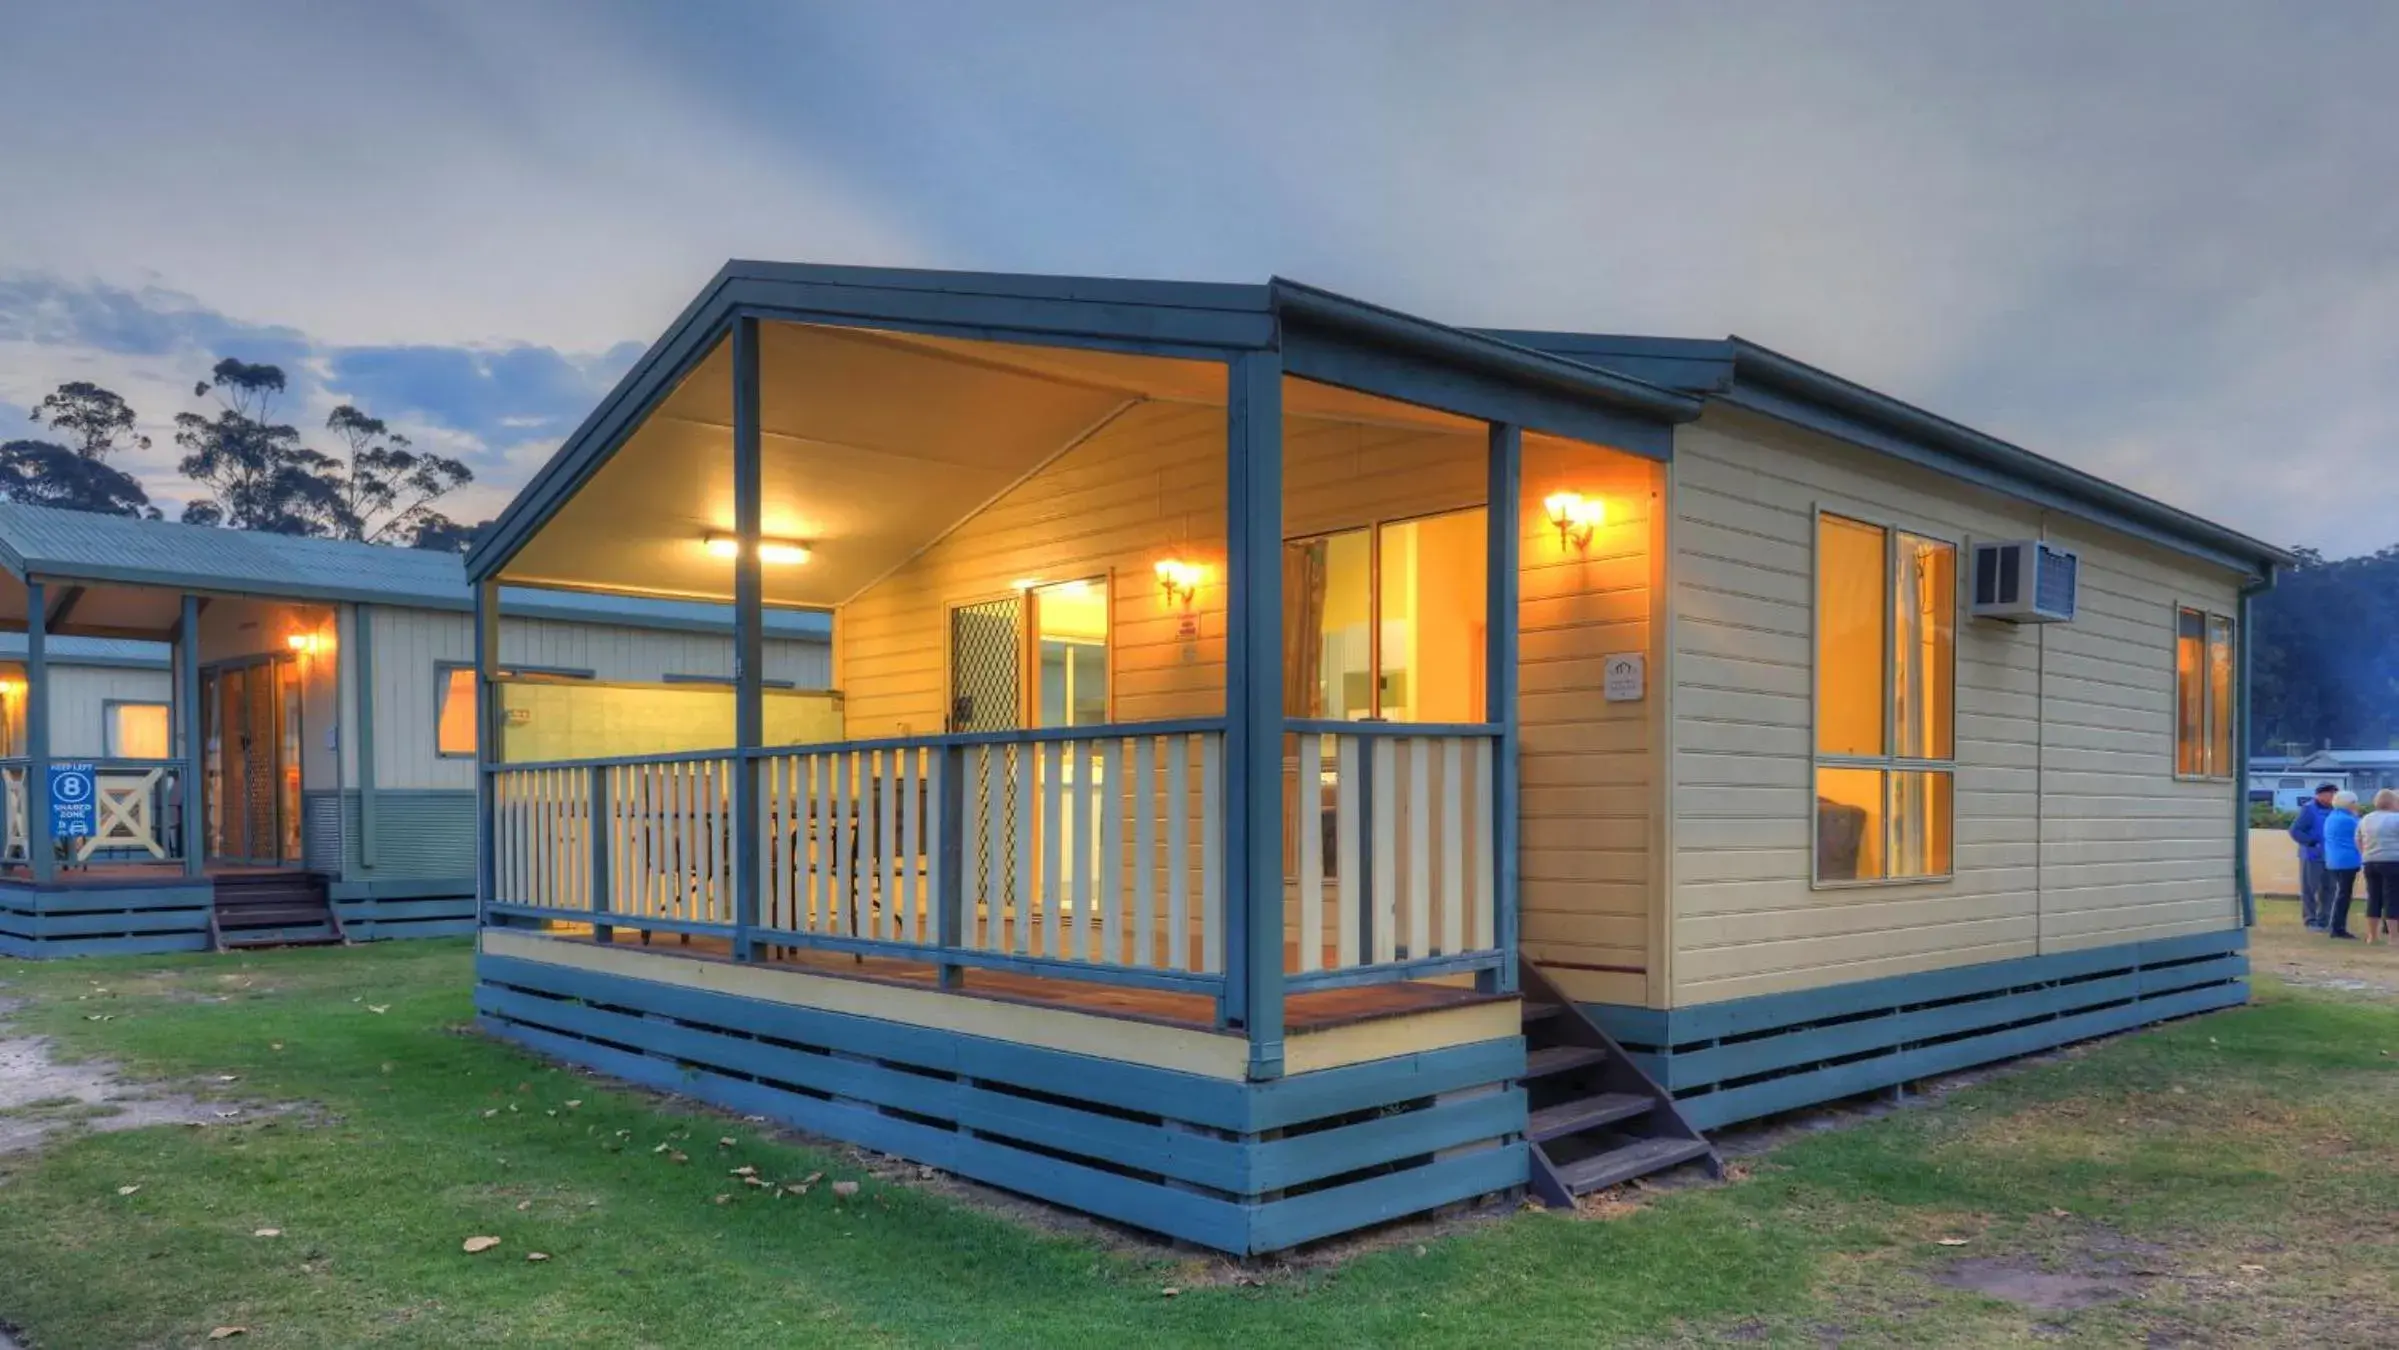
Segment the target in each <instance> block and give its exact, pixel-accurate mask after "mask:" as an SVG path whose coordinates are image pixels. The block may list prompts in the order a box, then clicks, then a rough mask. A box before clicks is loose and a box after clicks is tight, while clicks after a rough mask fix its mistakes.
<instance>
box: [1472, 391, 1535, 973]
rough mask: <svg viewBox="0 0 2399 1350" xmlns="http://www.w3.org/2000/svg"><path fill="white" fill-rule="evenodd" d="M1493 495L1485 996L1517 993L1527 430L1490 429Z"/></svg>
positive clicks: (1489, 516)
mask: <svg viewBox="0 0 2399 1350" xmlns="http://www.w3.org/2000/svg"><path fill="white" fill-rule="evenodd" d="M1490 452H1491V462H1490V466H1489V479H1490V481H1489V498H1488V501H1487V503H1486V507H1485V511H1484V515H1485V523H1486V524H1487V525H1488V527H1489V532H1490V550H1491V551H1490V557H1489V559H1488V563H1487V567H1486V584H1487V586H1488V590H1487V593H1486V596H1485V601H1484V606H1485V613H1484V617H1483V640H1484V644H1485V645H1484V650H1483V693H1484V696H1485V697H1486V698H1487V699H1488V700H1489V702H1490V706H1489V707H1488V708H1486V709H1485V710H1484V720H1486V721H1488V722H1490V723H1491V724H1492V725H1493V726H1495V727H1497V728H1498V729H1499V730H1498V731H1497V732H1496V733H1495V734H1494V735H1493V737H1492V742H1491V800H1490V801H1489V802H1487V803H1485V804H1484V807H1483V809H1484V810H1487V811H1489V812H1490V813H1491V847H1492V852H1493V853H1494V854H1496V855H1497V856H1495V857H1494V858H1493V859H1492V862H1493V866H1492V868H1491V878H1492V886H1493V889H1494V891H1495V892H1496V893H1495V894H1494V895H1493V896H1492V897H1491V905H1492V915H1491V920H1492V932H1493V934H1494V940H1495V941H1496V942H1497V943H1498V944H1499V967H1498V968H1497V969H1495V970H1487V971H1484V972H1483V973H1482V974H1480V975H1478V976H1476V977H1475V985H1476V987H1478V988H1480V989H1482V990H1483V991H1484V992H1486V993H1501V994H1512V993H1514V992H1516V922H1517V907H1516V885H1517V877H1516V679H1517V664H1516V627H1517V612H1516V596H1517V587H1518V575H1517V568H1518V553H1519V550H1520V548H1521V545H1522V543H1523V531H1524V518H1523V510H1524V508H1523V505H1522V503H1523V482H1524V433H1523V430H1522V429H1521V428H1519V427H1515V426H1511V425H1509V424H1508V423H1506V422H1494V423H1492V424H1491V444H1490Z"/></svg>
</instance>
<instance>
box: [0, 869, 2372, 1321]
mask: <svg viewBox="0 0 2399 1350" xmlns="http://www.w3.org/2000/svg"><path fill="white" fill-rule="evenodd" d="M2288 908H2289V907H2288V906H2280V907H2275V906H2269V914H2268V926H2267V927H2266V928H2264V929H2262V930H2261V931H2260V934H2259V939H2258V948H2257V951H2256V963H2257V968H2258V970H2259V971H2260V972H2261V975H2262V976H2263V978H2261V979H2260V980H2259V982H2258V1001H2257V1003H2256V1005H2255V1006H2252V1007H2249V1008H2246V1009H2241V1010H2237V1011H2234V1012H2230V1013H2225V1014H2220V1015H2217V1016H2213V1017H2207V1018H2202V1019H2198V1020H2195V1021H2190V1022H2185V1023H2181V1024H2177V1025H2175V1026H2172V1027H2168V1028H2164V1029H2161V1030H2157V1031H2152V1032H2148V1033H2144V1034H2140V1035H2136V1036H2131V1037H2124V1038H2119V1039H2117V1040H2115V1041H2112V1042H2109V1043H2106V1044H2104V1045H2101V1046H2097V1047H2094V1048H2089V1049H2085V1050H2082V1051H2078V1052H2073V1053H2069V1054H2066V1055H2062V1056H2057V1057H2052V1058H2050V1059H2048V1060H2046V1061H2044V1062H2041V1063H2039V1064H2036V1065H2032V1066H2030V1067H2026V1068H2024V1069H2021V1070H2019V1071H2014V1072H2009V1073H2005V1074H2001V1075H1996V1076H1993V1077H1991V1078H1989V1079H1988V1080H1987V1081H1984V1082H1981V1083H1980V1084H1978V1085H1976V1086H1972V1087H1968V1088H1963V1089H1961V1090H1958V1091H1955V1092H1951V1093H1948V1094H1945V1095H1944V1096H1942V1097H1941V1098H1940V1100H1939V1102H1938V1104H1937V1105H1931V1106H1925V1107H1921V1108H1919V1109H1914V1110H1905V1111H1896V1112H1892V1113H1890V1114H1888V1115H1884V1116H1882V1117H1881V1118H1879V1119H1875V1120H1872V1121H1868V1122H1864V1123H1861V1124H1857V1125H1854V1126H1851V1127H1847V1128H1842V1129H1837V1130H1822V1131H1813V1132H1805V1131H1803V1132H1798V1133H1797V1134H1796V1135H1795V1137H1794V1138H1793V1139H1792V1140H1791V1142H1788V1143H1784V1144H1782V1145H1780V1146H1778V1147H1775V1148H1773V1149H1771V1150H1768V1151H1765V1152H1762V1153H1757V1154H1755V1155H1753V1156H1750V1157H1748V1158H1746V1159H1745V1160H1744V1162H1743V1164H1742V1166H1741V1167H1740V1168H1739V1169H1738V1171H1739V1172H1741V1173H1744V1174H1745V1175H1743V1176H1742V1177H1741V1178H1740V1179H1739V1180H1736V1181H1735V1182H1733V1183H1731V1184H1727V1185H1722V1186H1706V1185H1693V1186H1681V1187H1674V1188H1670V1189H1664V1190H1660V1191H1656V1192H1640V1193H1636V1194H1635V1196H1634V1197H1633V1198H1632V1200H1631V1202H1630V1203H1622V1204H1616V1203H1611V1204H1607V1205H1604V1206H1601V1207H1598V1212H1596V1213H1593V1214H1586V1215H1584V1216H1580V1217H1565V1216H1558V1215H1551V1214H1545V1213H1532V1212H1528V1213H1523V1214H1519V1215H1515V1216H1512V1217H1508V1218H1505V1219H1501V1220H1496V1221H1492V1222H1487V1223H1480V1224H1472V1225H1467V1226H1465V1227H1463V1228H1455V1227H1454V1226H1453V1230H1452V1231H1448V1232H1447V1233H1446V1235H1437V1234H1436V1233H1434V1232H1431V1231H1426V1232H1422V1233H1419V1234H1415V1235H1403V1236H1402V1238H1401V1239H1400V1240H1399V1241H1398V1242H1396V1243H1394V1244H1387V1245H1385V1246H1383V1247H1382V1248H1381V1249H1380V1250H1376V1251H1372V1252H1370V1253H1368V1254H1365V1255H1361V1256H1357V1257H1355V1258H1354V1259H1351V1260H1348V1261H1344V1262H1340V1263H1327V1262H1302V1263H1299V1264H1298V1265H1295V1266H1291V1267H1260V1268H1258V1269H1256V1270H1254V1271H1252V1272H1245V1273H1244V1274H1243V1275H1242V1276H1241V1278H1239V1279H1236V1278H1233V1277H1232V1273H1233V1272H1232V1268H1231V1267H1229V1266H1227V1265H1226V1264H1225V1263H1221V1262H1214V1261H1207V1260H1202V1259H1198V1258H1191V1257H1183V1256H1178V1255H1175V1254H1173V1253H1170V1252H1167V1251H1165V1250H1163V1249H1157V1248H1146V1247H1144V1246H1142V1245H1140V1244H1131V1243H1122V1242H1117V1243H1103V1242H1100V1241H1097V1240H1095V1239H1093V1238H1092V1237H1090V1236H1088V1235H1081V1236H1078V1235H1072V1234H1066V1235H1061V1234H1059V1233H1056V1232H1041V1231H1036V1230H1035V1229H1033V1228H1031V1227H1028V1226H1026V1225H1024V1224H1022V1223H1021V1222H1018V1221H1016V1220H1012V1219H1010V1218H1007V1217H1004V1216H1002V1215H1000V1214H997V1213H995V1212H993V1211H992V1210H991V1209H990V1208H988V1207H984V1206H980V1205H976V1204H973V1203H969V1202H964V1201H961V1200H959V1199H957V1198H954V1197H953V1196H950V1195H946V1194H942V1193H937V1192H936V1191H933V1190H928V1189H926V1188H923V1187H920V1186H916V1185H912V1184H909V1183H908V1182H906V1181H901V1180H887V1179H882V1178H878V1177H875V1176H873V1175H870V1174H868V1173H866V1172H864V1171H862V1170H861V1169H860V1167H859V1166H858V1165H857V1162H856V1160H855V1159H854V1158H853V1157H852V1156H851V1155H847V1154H845V1153H837V1152H834V1151H818V1150H813V1149H810V1148H807V1147H803V1146H799V1145H796V1144H792V1143H789V1142H778V1141H777V1140H775V1139H773V1138H770V1137H763V1136H762V1133H761V1130H762V1127H758V1126H753V1125H749V1124H745V1123H742V1122H740V1121H738V1120H733V1119H731V1118H728V1117H724V1116H718V1115H712V1114H707V1113H702V1112H679V1111H675V1110H669V1109H662V1108H661V1107H660V1106H659V1105H658V1104H657V1102H656V1100H655V1099H653V1098H650V1097H648V1096H645V1095H643V1094H640V1093H637V1092H632V1091H623V1090H615V1089H610V1088H605V1087H602V1086H600V1085H598V1084H597V1083H595V1082H594V1081H592V1080H590V1079H587V1078H583V1077H580V1076H578V1075H575V1074H572V1073H569V1072H565V1071H562V1070H559V1069H556V1068H552V1067H550V1066H547V1065H545V1064H543V1063H541V1062H539V1061H536V1060H534V1059H531V1058H529V1057H527V1056H525V1055H523V1054H520V1053H518V1052H516V1051H513V1050H510V1049H506V1048H503V1047H501V1046H499V1045H496V1044H493V1043H490V1042H487V1041H485V1040H483V1039H481V1038H480V1037H478V1036H477V1035H475V1034H474V1033H473V1032H472V1031H471V1029H469V1027H468V1025H467V1024H468V1020H469V1001H468V986H467V981H468V953H467V949H466V947H465V946H464V945H463V944H462V943H453V942H442V943H396V944H389V945H382V946H374V947H364V948H358V949H353V950H347V951H297V952H288V953H270V954H257V955H247V956H238V957H236V956H221V957H207V956H201V957H188V958H145V959H127V960H110V961H79V962H59V963H55V964H49V965H39V966H37V965H30V964H26V963H5V962H0V998H5V999H13V1000H17V1001H18V1006H17V1008H16V1011H15V1012H14V1014H13V1016H12V1024H11V1026H10V1027H9V1031H10V1032H12V1033H13V1034H14V1035H16V1036H18V1037H20V1038H21V1037H24V1036H27V1035H39V1036H43V1037H47V1038H49V1039H50V1042H51V1049H52V1053H54V1054H55V1055H57V1056H59V1057H61V1058H75V1057H96V1058H100V1059H105V1060H107V1061H110V1062H112V1063H114V1064H115V1065H117V1066H119V1068H120V1069H121V1071H122V1072H123V1073H124V1074H125V1075H126V1076H127V1077H129V1078H134V1079H141V1080H150V1081H154V1082H157V1083H159V1084H162V1085H165V1087H166V1088H167V1089H170V1090H172V1091H174V1092H177V1093H186V1094H192V1095H193V1096H195V1097H197V1098H199V1099H201V1100H200V1101H199V1102H198V1103H197V1104H196V1105H195V1104H192V1103H187V1104H186V1105H187V1107H190V1108H191V1109H188V1110H187V1112H186V1114H188V1115H190V1116H193V1117H195V1118H197V1119H199V1120H200V1121H202V1122H203V1123H201V1124H198V1125H192V1124H162V1125H152V1126H147V1127H144V1128H138V1129H128V1130H113V1131H112V1130H103V1129H98V1128H95V1126H105V1125H108V1124H111V1123H113V1122H112V1121H111V1120H110V1119H108V1118H107V1112H109V1111H110V1110H112V1109H115V1108H111V1107H108V1106H105V1105H104V1106H99V1107H94V1106H91V1105H89V1104H88V1103H86V1104H78V1103H77V1102H75V1101H73V1100H70V1099H69V1096H61V1097H58V1098H54V1099H46V1100H38V1101H33V1102H25V1103H21V1104H19V1105H18V1106H17V1107H14V1108H11V1113H12V1114H13V1115H14V1116H16V1117H17V1120H16V1123H17V1124H18V1125H19V1126H24V1125H27V1124H28V1123H33V1124H42V1125H46V1126H47V1127H48V1128H49V1129H51V1131H52V1133H51V1134H50V1135H49V1136H48V1139H47V1142H45V1143H44V1144H42V1145H41V1146H39V1147H38V1148H32V1149H25V1150H20V1151H18V1152H15V1153H12V1154H0V1322H6V1323H8V1324H11V1325H13V1326H15V1327H17V1328H19V1329H20V1331H19V1334H20V1336H21V1338H22V1339H23V1340H24V1341H25V1342H26V1343H27V1344H28V1345H30V1346H34V1347H40V1348H41V1350H51V1348H52V1347H58V1348H63V1347H71V1346H91V1347H110V1348H111V1350H114V1348H115V1347H127V1346H152V1345H192V1344H202V1343H205V1340H206V1337H207V1336H208V1334H209V1332H210V1330H211V1329H212V1328H217V1327H226V1326H240V1327H244V1328H246V1329H247V1330H246V1331H245V1332H244V1333H243V1335H242V1337H241V1338H240V1339H239V1340H235V1341H233V1342H232V1344H234V1345H237V1346H240V1345H253V1346H300V1347H312V1348H313V1347H326V1346H367V1345H378V1346H380V1345H428V1346H445V1347H446V1346H456V1345H462V1344H472V1343H491V1344H518V1345H592V1346H640V1345H658V1346H738V1347H759V1346H783V1345H818V1344H825V1345H841V1346H845V1347H856V1346H870V1345H1024V1346H1085V1345H1088V1346H1095V1347H1109V1348H1110V1350H1120V1348H1121V1347H1124V1346H1127V1345H1136V1344H1137V1345H1139V1346H1141V1347H1142V1348H1143V1350H1151V1348H1153V1347H1165V1346H1175V1345H1226V1344H1236V1345H1245V1346H1280V1345H1296V1344H1305V1345H1319V1344H1322V1345H1356V1346H1388V1345H1418V1344H1424V1345H1474V1346H1483V1347H1487V1346H1494V1345H1499V1346H1515V1345H1539V1346H1552V1345H1588V1344H1611V1343H1642V1344H1654V1343H1658V1342H1668V1343H1675V1342H1681V1343H1702V1344H1705V1343H1769V1344H1772V1343H1785V1342H1788V1343H1797V1344H1807V1345H1820V1344H1827V1343H1848V1344H1894V1343H1896V1344H1916V1343H1921V1344H1941V1345H1958V1344H1967V1345H1978V1344H2008V1343H2014V1342H2019V1341H2025V1340H2032V1339H2041V1340H2054V1339H2062V1340H2065V1341H2067V1342H2069V1343H2073V1342H2082V1343H2090V1344H2107V1345H2120V1344H2133V1345H2142V1344H2148V1345H2207V1344H2258V1343H2277V1344H2292V1345H2299V1344H2310V1345H2323V1344H2343V1343H2346V1344H2386V1345H2387V1344H2391V1343H2393V1342H2394V1341H2399V1236H2395V1235H2399V1175H2395V1173H2399V1058H2395V1057H2394V1055H2395V1053H2399V953H2394V952H2393V950H2392V949H2389V948H2377V949H2374V950H2373V951H2371V952H2358V951H2355V950H2347V949H2344V950H2342V951H2340V952H2337V953H2330V952H2327V951H2326V946H2325V944H2323V943H2321V942H2317V941H2313V940H2310V939H2308V938H2306V937H2305V936H2304V935H2301V934H2299V933H2298V932H2297V931H2296V923H2295V921H2294V920H2293V919H2292V917H2291V916H2290V914H2289V913H2288ZM2277 976H2281V977H2282V978H2277ZM273 1108H280V1109H273ZM128 1109H130V1108H128ZM219 1112H231V1113H233V1114H230V1115H219ZM9 1123H10V1122H9V1121H7V1120H4V1119H0V1126H5V1125H7V1124H9ZM5 1133H6V1131H5V1130H4V1129H0V1137H5ZM727 1138H729V1139H731V1140H732V1141H733V1142H732V1143H730V1144H729V1145H728V1144H725V1143H723V1142H721V1141H722V1140H724V1139H727ZM661 1146H663V1148H661ZM741 1167H754V1168H756V1169H757V1171H758V1173H759V1175H760V1176H761V1177H762V1178H763V1179H768V1180H772V1181H776V1182H784V1181H790V1182H793V1183H797V1182H798V1181H800V1180H802V1179H804V1178H806V1177H808V1176H810V1175H811V1174H813V1173H819V1172H821V1173H823V1174H825V1175H824V1177H823V1178H822V1179H821V1180H819V1181H817V1182H816V1183H815V1184H813V1185H811V1186H809V1188H808V1189H807V1191H806V1193H805V1194H777V1193H776V1189H777V1188H775V1187H754V1186H750V1185H748V1184H746V1183H745V1181H744V1179H743V1178H742V1177H740V1176H737V1175H734V1174H733V1169H736V1168H741ZM841 1180H855V1181H861V1182H862V1183H863V1184H862V1187H861V1189H859V1190H858V1192H857V1193H856V1194H854V1195H847V1196H844V1195H839V1194H836V1193H835V1191H834V1190H833V1186H832V1183H833V1182H835V1181H841ZM128 1187H137V1188H138V1189H134V1190H131V1191H130V1192H128V1191H127V1190H126V1189H125V1188H128ZM845 1189H846V1188H845ZM262 1229H272V1230H276V1233H277V1235H275V1236H257V1235H256V1234H257V1233H258V1232H259V1230H262ZM477 1235H483V1236H492V1237H497V1238H499V1239H500V1240H501V1241H500V1244H499V1245H498V1246H497V1247H496V1248H493V1249H492V1250H489V1251H485V1252H483V1253H481V1254H479V1255H468V1254H466V1253H464V1252H462V1251H461V1250H460V1245H461V1243H462V1242H463V1241H464V1240H465V1239H466V1238H468V1237H470V1236H477ZM534 1252H540V1253H544V1254H546V1256H547V1258H548V1259H546V1260H543V1261H538V1262H537V1261H532V1260H529V1259H528V1257H529V1255H530V1254H531V1253H534ZM1167 1289H1175V1290H1178V1291H1179V1292H1178V1293H1177V1294H1176V1295H1174V1296H1171V1297H1170V1296H1168V1295H1166V1294H1165V1293H1164V1291H1165V1290H1167Z"/></svg>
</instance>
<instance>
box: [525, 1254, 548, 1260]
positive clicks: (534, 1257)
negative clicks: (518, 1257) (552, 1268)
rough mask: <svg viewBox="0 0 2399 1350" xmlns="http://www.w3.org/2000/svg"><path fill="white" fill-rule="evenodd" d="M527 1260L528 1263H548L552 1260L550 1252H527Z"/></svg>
mask: <svg viewBox="0 0 2399 1350" xmlns="http://www.w3.org/2000/svg"><path fill="white" fill-rule="evenodd" d="M525 1259H526V1260H528V1261H547V1260H549V1259H550V1254H549V1253H548V1252H527V1253H525Z"/></svg>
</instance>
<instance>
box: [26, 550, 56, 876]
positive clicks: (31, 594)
mask: <svg viewBox="0 0 2399 1350" xmlns="http://www.w3.org/2000/svg"><path fill="white" fill-rule="evenodd" d="M45 589H46V588H45V587H44V586H43V585H42V583H41V582H39V581H36V580H28V581H27V582H26V583H25V866H26V870H27V871H30V872H31V873H33V879H34V880H35V881H36V882H44V881H48V880H49V879H50V878H51V876H52V875H53V874H54V873H55V872H56V871H57V870H58V857H57V846H56V845H55V843H53V841H52V840H51V837H50V655H49V649H48V643H47V642H46V641H45V637H46V633H45V631H44V630H45V629H47V628H48V627H49V618H50V615H49V609H48V597H47V596H46V595H45V594H44V591H45Z"/></svg>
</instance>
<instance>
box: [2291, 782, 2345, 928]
mask: <svg viewBox="0 0 2399 1350" xmlns="http://www.w3.org/2000/svg"><path fill="white" fill-rule="evenodd" d="M2338 791H2340V789H2339V788H2337V787H2334V786H2333V785H2332V784H2330V783H2325V784H2323V785H2321V786H2319V787H2318V788H2317V789H2316V796H2315V799H2314V800H2313V801H2306V802H2301V803H2300V804H2299V818H2298V819H2297V820H2294V821H2292V822H2291V838H2292V839H2294V840H2296V841H2298V844H2299V919H2300V922H2302V923H2305V924H2306V925H2307V926H2308V929H2309V930H2310V931H2311V932H2317V933H2321V932H2323V931H2324V925H2325V922H2326V921H2327V920H2328V919H2330V918H2331V917H2332V916H2331V915H2330V914H2328V913H2327V912H2326V910H2327V909H2328V908H2329V907H2328V906H2327V905H2326V904H2325V903H2324V902H2325V900H2326V899H2328V898H2329V896H2330V891H2331V880H2332V879H2331V878H2330V877H2327V876H2326V875H2324V817H2325V815H2326V814H2327V813H2329V812H2330V811H2331V810H2332V795H2333V794H2334V793H2336V792H2338Z"/></svg>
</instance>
